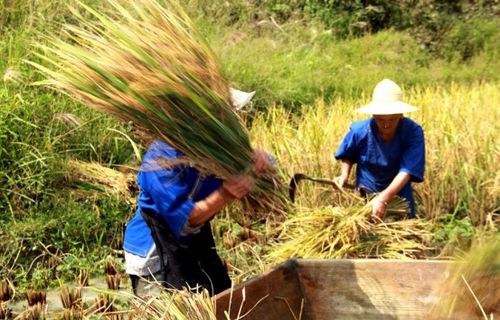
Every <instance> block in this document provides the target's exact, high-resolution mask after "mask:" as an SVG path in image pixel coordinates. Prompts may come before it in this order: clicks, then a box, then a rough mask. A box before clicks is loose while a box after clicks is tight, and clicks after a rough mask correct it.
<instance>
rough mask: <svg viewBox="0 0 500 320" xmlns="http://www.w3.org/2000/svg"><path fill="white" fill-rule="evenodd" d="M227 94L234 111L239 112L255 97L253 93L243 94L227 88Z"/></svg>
mask: <svg viewBox="0 0 500 320" xmlns="http://www.w3.org/2000/svg"><path fill="white" fill-rule="evenodd" d="M229 94H230V95H231V102H232V103H233V107H235V108H236V110H241V109H242V108H243V107H244V106H245V105H246V104H248V103H249V102H250V100H252V98H253V96H254V95H255V91H252V92H244V91H240V90H237V89H234V88H229Z"/></svg>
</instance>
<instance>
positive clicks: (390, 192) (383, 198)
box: [371, 172, 410, 219]
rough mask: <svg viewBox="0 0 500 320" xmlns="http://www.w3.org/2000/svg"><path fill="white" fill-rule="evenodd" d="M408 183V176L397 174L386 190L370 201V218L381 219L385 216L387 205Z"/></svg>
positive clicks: (405, 173)
mask: <svg viewBox="0 0 500 320" xmlns="http://www.w3.org/2000/svg"><path fill="white" fill-rule="evenodd" d="M408 181H410V174H408V173H407V172H399V173H398V174H397V175H396V176H395V177H394V179H393V180H392V182H391V183H390V184H389V186H388V187H387V188H385V189H384V190H383V191H382V192H380V193H379V194H378V195H377V196H376V197H375V198H374V199H373V200H372V201H371V204H372V216H374V217H377V218H379V219H382V218H383V217H384V214H385V209H386V207H387V203H388V202H389V201H391V200H392V198H394V196H395V195H397V194H398V193H399V191H401V189H403V187H404V186H405V185H406V184H407V183H408Z"/></svg>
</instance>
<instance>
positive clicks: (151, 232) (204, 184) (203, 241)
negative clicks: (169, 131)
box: [124, 90, 272, 296]
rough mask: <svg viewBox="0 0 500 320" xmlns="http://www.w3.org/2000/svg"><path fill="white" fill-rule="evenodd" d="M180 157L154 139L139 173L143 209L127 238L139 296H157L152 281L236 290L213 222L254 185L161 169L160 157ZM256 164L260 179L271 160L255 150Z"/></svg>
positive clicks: (243, 179)
mask: <svg viewBox="0 0 500 320" xmlns="http://www.w3.org/2000/svg"><path fill="white" fill-rule="evenodd" d="M231 94H232V98H233V104H234V105H235V106H236V107H238V106H239V107H241V105H242V104H244V103H246V102H248V100H249V95H253V93H252V94H245V93H243V92H241V91H234V90H232V91H231ZM250 98H251V96H250ZM235 100H236V101H235ZM179 155H180V152H179V151H177V150H175V149H173V148H172V147H170V146H169V145H167V144H166V143H164V142H162V141H160V140H155V141H154V142H153V143H152V144H151V146H150V147H149V150H148V151H147V153H146V155H145V157H144V160H143V163H142V165H141V170H140V172H139V174H138V184H139V187H140V194H139V196H138V200H137V204H138V208H137V212H136V214H135V216H134V217H133V218H132V219H131V221H130V222H129V223H128V224H127V227H126V230H125V239H124V249H125V265H126V272H127V273H128V274H129V275H130V278H131V280H132V288H133V290H134V293H135V294H137V295H141V296H143V295H145V294H148V293H153V291H152V289H153V288H155V287H156V288H157V287H158V286H156V285H155V284H154V283H150V282H152V281H157V282H160V283H161V284H162V285H163V286H165V287H167V288H174V289H182V288H183V287H186V288H191V289H193V288H196V287H202V288H205V289H207V290H208V291H209V293H210V294H211V295H214V294H217V293H219V292H221V291H223V290H225V289H227V288H229V287H230V286H231V280H230V279H229V276H228V273H227V270H226V268H225V266H224V265H223V263H222V261H221V259H220V258H219V256H218V254H217V251H216V250H215V243H214V238H213V236H212V231H211V228H210V220H211V219H212V218H213V217H214V216H215V215H216V214H217V213H218V212H220V211H221V209H222V208H224V207H225V206H226V205H227V204H229V203H231V202H233V201H235V200H238V199H241V198H243V197H245V196H246V195H247V194H248V193H249V192H250V190H251V189H252V186H253V183H254V181H253V179H252V177H250V176H249V175H241V176H237V177H231V178H229V179H227V180H225V181H222V180H220V179H217V178H215V177H211V176H209V177H205V176H202V175H200V173H199V172H198V171H197V170H196V169H195V168H193V167H190V166H183V165H177V166H175V167H173V168H171V169H166V168H164V167H162V166H161V161H162V160H161V159H168V160H173V159H176V158H178V157H179ZM253 161H254V166H253V172H254V173H255V174H257V175H258V174H260V173H262V172H264V171H266V170H268V169H269V168H270V167H271V166H272V164H271V159H270V156H269V155H268V154H267V153H266V152H264V151H261V150H255V153H254V157H253ZM153 290H155V289H153Z"/></svg>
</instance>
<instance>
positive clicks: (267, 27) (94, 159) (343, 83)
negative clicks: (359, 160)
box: [0, 0, 500, 298]
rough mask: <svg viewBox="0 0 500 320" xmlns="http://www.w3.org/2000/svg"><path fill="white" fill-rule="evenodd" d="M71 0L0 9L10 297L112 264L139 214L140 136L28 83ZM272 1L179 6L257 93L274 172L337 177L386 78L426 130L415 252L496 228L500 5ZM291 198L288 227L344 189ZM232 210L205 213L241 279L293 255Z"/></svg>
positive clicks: (39, 0)
mask: <svg viewBox="0 0 500 320" xmlns="http://www.w3.org/2000/svg"><path fill="white" fill-rule="evenodd" d="M85 2H86V3H89V4H92V5H95V6H97V7H98V8H99V10H103V11H106V10H109V7H107V6H106V4H105V3H104V2H100V1H85ZM75 3H76V2H74V1H72V0H52V1H48V0H11V1H4V2H2V3H1V4H0V77H1V78H0V225H1V227H0V243H1V244H2V245H1V246H0V279H8V280H9V281H11V282H12V283H13V284H14V285H15V287H16V288H18V298H19V297H20V296H21V295H22V294H23V293H24V292H25V291H26V289H27V288H46V287H48V286H57V285H58V281H57V280H58V279H59V280H62V281H73V280H74V279H75V277H76V276H77V275H78V274H79V272H80V271H81V270H89V271H90V273H91V274H95V275H97V274H99V273H101V270H103V269H104V266H105V258H106V257H107V256H109V255H113V256H115V257H116V259H117V261H118V264H119V266H118V268H120V261H121V260H120V258H121V255H120V254H121V252H120V251H121V241H122V233H123V227H124V224H125V223H126V222H127V221H128V219H129V218H130V216H131V215H132V214H133V212H134V196H135V194H136V192H137V189H136V186H135V183H134V178H133V177H134V175H135V173H136V172H137V168H138V165H139V163H140V158H141V154H142V153H143V152H144V150H145V148H146V146H145V145H141V143H140V140H139V139H138V137H137V136H135V135H134V132H133V130H132V128H131V126H130V125H129V124H122V123H118V122H116V121H115V120H113V119H111V118H109V117H107V116H105V115H103V114H101V113H97V112H95V111H92V110H90V109H89V108H88V107H86V106H83V105H80V104H78V103H75V102H73V101H72V100H71V99H69V98H68V97H66V96H64V95H62V94H60V93H56V92H54V91H52V90H50V89H48V88H46V87H43V86H38V85H35V84H34V83H35V82H36V81H39V80H42V76H41V75H40V74H39V73H37V72H36V71H35V69H34V68H33V67H32V66H30V65H29V64H27V63H26V60H31V61H38V60H37V57H36V56H34V55H33V50H35V49H34V46H33V44H34V43H36V42H40V41H44V40H42V38H43V36H44V35H47V34H48V33H49V32H57V31H58V30H59V28H60V25H59V23H62V22H74V18H73V17H72V14H71V12H70V11H69V10H68V7H67V4H75ZM283 3H284V2H282V1H264V0H253V1H239V0H236V1H225V2H223V1H216V0H189V1H186V3H185V5H186V9H187V11H188V12H189V14H190V15H191V17H192V18H193V19H194V21H195V23H196V25H197V27H198V28H199V30H200V32H201V33H202V34H203V36H204V37H206V39H207V41H208V43H209V45H210V46H211V47H212V48H213V50H214V52H215V53H216V55H217V56H218V57H219V58H220V61H221V65H222V67H223V71H224V74H225V75H226V77H227V78H228V79H229V81H230V82H231V83H232V84H233V85H234V86H235V87H237V88H239V89H242V90H246V91H251V90H256V91H257V94H256V99H255V101H254V103H253V105H252V106H251V107H250V108H248V109H246V110H245V113H244V115H243V117H244V118H245V121H246V123H247V124H248V128H249V131H250V135H251V142H252V144H253V145H254V146H257V147H261V148H264V149H266V150H269V151H271V152H272V153H273V154H274V155H276V158H277V160H278V163H279V166H280V174H281V176H282V178H283V180H284V181H286V182H287V181H288V180H289V178H290V176H291V175H293V174H294V173H298V172H303V173H306V174H308V175H311V176H317V177H325V178H333V177H335V176H336V175H337V174H338V172H339V167H338V164H337V163H336V162H335V161H334V160H333V157H332V154H333V153H334V152H335V150H336V148H337V147H338V145H339V143H340V141H341V139H342V137H343V135H344V134H345V132H346V131H347V129H348V126H349V123H350V122H352V121H354V120H357V119H361V118H360V116H359V115H356V114H355V113H354V112H353V110H354V109H355V108H356V107H359V106H361V105H362V104H363V103H366V102H367V101H369V99H370V95H371V90H372V89H373V87H374V86H375V84H376V83H377V82H378V81H380V80H382V79H383V78H390V79H392V80H394V81H396V82H397V83H399V84H401V85H402V86H403V88H404V90H405V94H406V99H407V100H408V102H410V103H412V104H414V105H416V106H418V107H420V112H417V113H414V114H411V115H410V116H411V117H412V118H413V119H414V120H416V121H417V122H419V123H421V124H422V126H423V128H424V132H425V135H426V141H427V145H426V146H427V153H426V156H427V162H426V163H427V167H426V169H427V171H426V181H425V182H424V183H422V184H420V185H418V186H417V188H416V193H417V204H418V216H419V217H420V219H421V220H422V221H423V222H424V223H425V225H426V229H425V230H426V241H428V242H425V245H426V246H427V247H428V248H432V250H426V255H427V256H432V257H443V258H444V257H449V256H451V255H452V254H453V253H454V252H456V251H460V250H464V249H467V248H468V247H469V246H470V245H471V244H472V243H474V242H480V241H481V239H483V238H485V237H486V236H487V235H489V234H492V233H493V234H498V223H499V208H500V196H499V195H500V173H499V172H500V164H499V156H500V144H499V143H498V139H497V135H498V132H499V131H500V130H499V129H500V125H499V123H500V109H499V108H498V106H499V105H500V90H499V89H500V83H499V80H500V79H499V74H500V57H499V52H500V50H499V49H500V48H499V44H500V39H499V36H500V33H499V32H498V29H499V27H500V20H499V18H498V10H499V8H498V4H495V3H496V2H495V1H480V2H474V3H469V2H468V1H433V0H420V1H417V5H411V3H413V1H399V2H393V1H382V0H378V1H376V0H373V1H340V0H328V1H326V0H324V1H301V0H293V1H289V2H287V3H286V4H283ZM297 197H298V206H297V208H294V209H291V210H290V212H289V213H288V219H289V220H290V221H292V222H293V221H294V220H293V219H297V218H300V217H301V215H302V214H304V212H311V215H314V214H316V213H318V216H320V214H321V213H322V212H323V213H324V212H325V210H329V209H328V208H329V206H331V205H333V204H334V201H337V200H338V198H339V196H338V195H336V194H335V192H333V191H331V190H327V189H325V188H323V187H319V186H318V185H314V184H312V183H308V182H304V184H303V185H301V186H300V190H299V192H298V195H297ZM335 199H337V200H335ZM339 201H340V200H339ZM241 210H242V208H240V207H234V208H229V209H228V210H226V211H225V212H224V213H222V214H220V215H219V217H218V218H217V219H216V220H215V223H214V231H215V234H216V235H217V239H216V240H217V245H218V248H219V251H220V252H221V255H222V256H223V258H224V260H225V261H226V262H227V263H228V266H229V269H230V272H231V275H232V277H233V279H234V280H235V281H236V282H238V281H241V280H244V279H246V278H248V277H249V276H251V275H254V274H256V273H259V272H261V271H263V270H265V269H267V268H269V267H271V266H272V265H273V264H276V263H278V262H281V261H282V260H283V259H285V258H286V257H285V256H283V254H279V255H277V254H274V255H273V251H274V250H279V252H289V251H287V247H286V246H287V245H288V246H290V245H292V244H290V243H289V242H287V240H288V239H287V232H290V233H289V234H300V231H301V230H300V227H301V224H300V223H296V224H293V223H291V224H289V225H287V224H282V222H283V221H284V220H283V219H284V218H283V217H282V216H280V217H276V219H275V220H272V219H271V221H267V222H263V221H259V220H258V219H255V220H253V221H252V220H251V219H250V220H249V218H248V215H241V219H234V218H233V217H234V216H238V214H236V215H235V214H234V213H235V212H236V213H238V212H239V211H241ZM307 210H309V211H307ZM319 218H320V217H319ZM319 218H318V219H319ZM312 221H313V222H314V220H312ZM276 222H278V223H276ZM279 225H285V226H287V228H288V229H287V228H285V229H284V228H283V227H281V228H277V226H279ZM318 226H320V227H319V228H322V227H323V226H324V225H322V224H321V223H319V224H318ZM294 228H295V229H294ZM312 230H314V228H313V229H312ZM319 231H321V230H318V232H319ZM427 235H429V237H431V239H427ZM428 248H427V249H428ZM399 249H400V248H399ZM395 252H399V253H401V250H399V251H398V248H396V249H395ZM326 256H328V255H326ZM338 256H339V255H335V254H331V255H329V257H338ZM403 256H406V257H410V256H412V255H404V254H403Z"/></svg>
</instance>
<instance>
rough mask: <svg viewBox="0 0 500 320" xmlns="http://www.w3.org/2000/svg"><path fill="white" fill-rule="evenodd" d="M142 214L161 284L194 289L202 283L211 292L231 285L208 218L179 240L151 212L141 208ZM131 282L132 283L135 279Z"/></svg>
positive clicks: (211, 293) (220, 290)
mask: <svg viewBox="0 0 500 320" xmlns="http://www.w3.org/2000/svg"><path fill="white" fill-rule="evenodd" d="M141 215H142V217H143V219H144V221H145V222H146V224H147V225H148V227H149V228H150V229H151V235H152V237H153V240H154V243H155V245H156V250H157V251H158V255H159V257H160V261H161V270H160V274H161V276H160V278H161V279H157V280H158V281H160V282H161V283H162V285H163V286H165V287H166V288H171V289H182V288H183V287H187V288H191V289H195V288H196V287H198V286H201V287H203V288H205V289H207V290H208V292H209V293H210V295H215V294H217V293H219V292H222V291H224V290H225V289H227V288H230V287H231V280H230V279H229V275H228V273H227V270H226V268H225V267H224V264H223V263H222V261H221V259H220V257H219V255H218V254H217V251H216V250H215V242H214V238H213V235H212V230H211V228H210V223H209V222H206V223H205V224H204V225H203V227H202V228H201V230H200V232H199V233H197V234H192V235H190V236H189V237H188V239H187V240H182V241H181V240H179V239H177V238H176V237H175V236H174V235H173V233H172V232H171V231H170V228H169V227H168V225H167V224H166V223H165V222H164V221H163V220H161V219H160V218H158V217H157V215H156V214H155V213H154V212H152V211H147V210H143V211H142V212H141ZM132 284H133V286H134V281H132ZM134 290H135V288H134Z"/></svg>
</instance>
